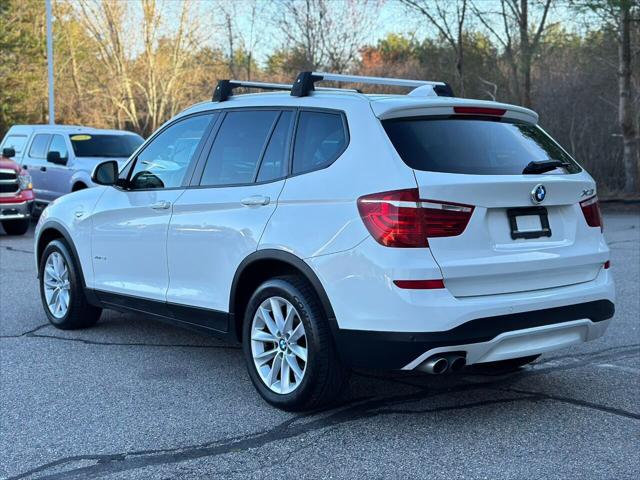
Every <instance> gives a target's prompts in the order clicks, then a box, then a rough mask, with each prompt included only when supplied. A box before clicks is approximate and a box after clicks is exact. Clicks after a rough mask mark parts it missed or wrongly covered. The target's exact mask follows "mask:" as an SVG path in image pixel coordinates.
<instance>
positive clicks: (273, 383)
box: [243, 276, 348, 411]
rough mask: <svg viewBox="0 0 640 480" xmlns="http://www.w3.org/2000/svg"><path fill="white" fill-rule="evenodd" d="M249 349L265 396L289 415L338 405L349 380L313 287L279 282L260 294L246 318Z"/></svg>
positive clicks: (296, 280)
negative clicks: (337, 402) (331, 404)
mask: <svg viewBox="0 0 640 480" xmlns="http://www.w3.org/2000/svg"><path fill="white" fill-rule="evenodd" d="M243 350H244V355H245V360H246V362H247V368H248V371H249V376H250V377H251V381H252V382H253V385H254V386H255V388H256V389H257V390H258V392H259V393H260V395H261V396H262V397H263V398H264V399H265V400H266V401H267V402H268V403H270V404H271V405H273V406H275V407H278V408H280V409H282V410H287V411H300V410H311V409H316V408H320V407H323V406H326V405H329V404H330V403H332V402H333V401H335V400H336V399H337V398H338V396H339V395H340V393H341V392H342V389H343V388H344V386H345V384H346V380H347V377H348V375H347V371H346V369H345V368H344V367H343V365H342V363H341V362H340V359H339V357H338V354H337V351H336V348H335V345H334V344H333V338H332V336H331V331H330V327H329V324H328V320H327V318H326V316H325V314H324V311H323V309H322V307H321V305H320V302H319V301H318V299H317V296H316V294H315V291H314V290H313V289H312V287H311V286H310V285H309V284H308V282H307V281H306V280H305V279H303V278H301V277H298V276H283V277H277V278H274V279H271V280H268V281H266V282H264V283H263V284H262V285H260V287H258V289H257V290H256V291H255V293H254V294H253V296H252V297H251V299H250V300H249V303H248V305H247V309H246V312H245V317H244V326H243Z"/></svg>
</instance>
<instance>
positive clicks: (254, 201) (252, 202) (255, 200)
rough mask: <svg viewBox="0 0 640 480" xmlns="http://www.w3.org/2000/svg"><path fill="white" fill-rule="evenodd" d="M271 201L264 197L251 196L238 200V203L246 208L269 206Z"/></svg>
mask: <svg viewBox="0 0 640 480" xmlns="http://www.w3.org/2000/svg"><path fill="white" fill-rule="evenodd" d="M270 201H271V199H270V198H269V197H267V196H265V195H252V196H250V197H247V198H243V199H242V200H240V203H241V204H242V205H244V206H246V207H256V206H260V205H269V202H270Z"/></svg>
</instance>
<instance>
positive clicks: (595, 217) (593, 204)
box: [580, 195, 604, 232]
mask: <svg viewBox="0 0 640 480" xmlns="http://www.w3.org/2000/svg"><path fill="white" fill-rule="evenodd" d="M580 208H581V209H582V213H583V215H584V219H585V220H586V221H587V225H589V226H590V227H600V231H601V232H602V231H603V230H604V223H603V221H602V214H601V213H600V204H599V203H598V196H597V195H594V196H593V197H591V198H588V199H586V200H584V201H583V202H580Z"/></svg>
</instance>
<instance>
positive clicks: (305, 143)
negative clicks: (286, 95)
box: [292, 111, 347, 175]
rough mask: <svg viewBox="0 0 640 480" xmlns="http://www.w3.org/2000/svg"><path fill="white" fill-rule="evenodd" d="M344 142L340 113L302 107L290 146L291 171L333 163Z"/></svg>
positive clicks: (321, 166) (344, 144) (297, 172)
mask: <svg viewBox="0 0 640 480" xmlns="http://www.w3.org/2000/svg"><path fill="white" fill-rule="evenodd" d="M346 146H347V132H346V128H345V124H344V122H343V120H342V115H340V114H338V113H326V112H315V111H302V112H300V118H299V120H298V128H297V132H296V140H295V145H294V149H293V168H292V173H293V174H294V175H296V174H299V173H305V172H310V171H312V170H319V169H321V168H324V167H326V166H328V165H330V164H331V163H333V162H334V161H335V160H336V159H337V158H338V156H340V154H341V153H342V152H343V151H344V149H345V147H346Z"/></svg>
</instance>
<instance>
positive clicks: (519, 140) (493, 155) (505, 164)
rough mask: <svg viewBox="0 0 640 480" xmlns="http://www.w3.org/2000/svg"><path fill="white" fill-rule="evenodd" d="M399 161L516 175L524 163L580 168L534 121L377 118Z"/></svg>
mask: <svg viewBox="0 0 640 480" xmlns="http://www.w3.org/2000/svg"><path fill="white" fill-rule="evenodd" d="M382 124H383V126H384V129H385V131H386V132H387V135H388V136H389V139H390V140H391V142H392V143H393V146H394V147H395V148H396V150H397V152H398V154H399V155H400V157H402V160H404V162H405V163H406V164H407V165H409V166H410V167H411V168H414V169H416V170H425V171H430V172H443V173H466V174H476V175H519V174H522V173H523V170H524V169H525V167H526V166H527V165H528V164H529V163H530V162H541V161H545V160H559V161H561V162H562V163H564V164H565V166H564V167H563V168H564V170H563V169H556V170H554V171H553V172H550V173H563V172H564V171H566V172H568V173H577V172H579V171H580V167H579V166H578V165H577V164H576V163H575V162H574V161H573V159H572V158H571V157H570V156H569V155H567V154H566V153H565V152H564V150H562V149H561V148H560V147H559V146H558V145H557V144H556V143H555V142H554V141H553V140H552V139H551V137H549V136H548V135H547V134H546V133H545V132H544V131H543V130H542V129H540V128H539V127H538V126H536V125H530V124H527V123H519V122H507V121H505V120H502V121H500V120H493V119H477V118H464V119H463V118H450V117H446V118H443V117H431V118H424V117H423V118H403V119H398V120H386V121H383V122H382Z"/></svg>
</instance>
